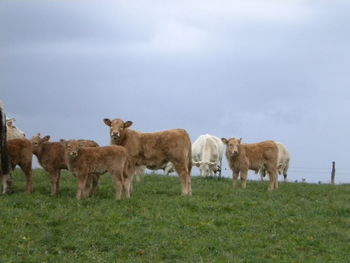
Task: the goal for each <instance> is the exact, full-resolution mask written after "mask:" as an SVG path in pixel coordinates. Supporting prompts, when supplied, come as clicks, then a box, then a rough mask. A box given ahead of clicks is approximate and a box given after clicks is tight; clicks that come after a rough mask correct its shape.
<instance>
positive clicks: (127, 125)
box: [124, 121, 132, 128]
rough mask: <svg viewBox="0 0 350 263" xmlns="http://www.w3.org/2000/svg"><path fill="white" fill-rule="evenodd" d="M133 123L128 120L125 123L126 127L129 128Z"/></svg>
mask: <svg viewBox="0 0 350 263" xmlns="http://www.w3.org/2000/svg"><path fill="white" fill-rule="evenodd" d="M131 125H132V121H126V122H125V123H124V128H129V127H130V126H131Z"/></svg>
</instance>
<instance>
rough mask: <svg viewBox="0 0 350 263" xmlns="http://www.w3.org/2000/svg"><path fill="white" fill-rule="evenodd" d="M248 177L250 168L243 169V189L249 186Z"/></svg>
mask: <svg viewBox="0 0 350 263" xmlns="http://www.w3.org/2000/svg"><path fill="white" fill-rule="evenodd" d="M247 177H248V170H243V171H241V184H242V188H243V189H246V188H247Z"/></svg>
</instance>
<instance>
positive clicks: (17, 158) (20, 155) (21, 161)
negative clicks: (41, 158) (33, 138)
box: [2, 139, 33, 194]
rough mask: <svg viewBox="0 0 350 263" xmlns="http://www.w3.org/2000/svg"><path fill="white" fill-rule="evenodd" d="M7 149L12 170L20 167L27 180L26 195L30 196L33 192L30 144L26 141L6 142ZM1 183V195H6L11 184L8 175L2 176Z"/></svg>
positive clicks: (13, 140)
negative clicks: (17, 166)
mask: <svg viewBox="0 0 350 263" xmlns="http://www.w3.org/2000/svg"><path fill="white" fill-rule="evenodd" d="M7 147H8V152H9V157H10V162H11V168H12V170H14V169H15V167H16V165H19V167H21V169H22V171H23V172H24V174H25V176H26V179H27V184H26V191H27V193H28V194H31V193H32V192H33V182H32V156H33V154H32V144H31V143H30V141H29V140H27V139H11V140H8V141H7ZM2 183H3V193H6V192H7V191H8V190H9V187H10V186H11V183H12V181H11V179H10V176H9V174H4V175H3V176H2Z"/></svg>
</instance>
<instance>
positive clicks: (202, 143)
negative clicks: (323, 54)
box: [1, 118, 290, 199]
mask: <svg viewBox="0 0 350 263" xmlns="http://www.w3.org/2000/svg"><path fill="white" fill-rule="evenodd" d="M103 122H104V123H105V125H107V126H108V127H109V136H110V145H109V146H99V145H98V144H97V143H96V142H94V141H91V140H60V141H58V142H51V141H50V136H44V137H42V136H41V135H40V134H39V133H38V134H35V135H34V136H33V137H32V138H31V139H30V140H28V139H26V138H25V137H24V133H23V132H14V131H15V130H16V127H15V126H14V125H13V120H11V123H9V125H7V126H8V127H11V128H8V129H7V138H8V140H7V149H8V155H9V162H10V168H11V169H12V170H13V169H14V168H15V166H16V165H18V166H19V167H20V168H21V169H22V170H23V172H24V174H25V176H26V191H27V193H32V191H33V185H32V156H33V154H34V155H35V156H36V157H37V159H38V161H39V163H40V165H41V166H42V168H43V169H44V170H45V171H47V172H48V173H49V174H50V178H51V195H55V194H57V192H58V191H59V182H60V173H61V170H62V169H68V170H69V171H70V172H71V173H72V174H73V175H74V176H75V177H76V178H77V193H76V197H77V198H78V199H84V198H87V197H89V196H92V195H93V194H94V193H95V192H96V188H97V186H98V182H99V177H100V175H102V174H104V173H106V172H108V173H110V174H111V176H112V178H113V181H114V184H115V189H116V199H120V198H121V197H122V195H123V193H124V195H125V197H126V198H129V197H130V194H131V192H132V185H133V178H134V177H137V176H138V175H139V174H141V173H143V171H144V169H145V168H148V169H152V170H157V169H163V170H164V171H165V174H169V173H170V172H172V171H176V173H177V174H178V175H179V178H180V182H181V194H182V195H184V196H188V195H191V194H192V186H191V170H192V166H196V167H198V168H199V171H200V175H201V176H209V175H221V169H222V158H223V155H224V152H225V153H226V158H227V161H228V164H229V167H230V169H231V170H232V180H233V183H232V187H236V186H237V178H238V177H240V178H241V182H242V183H241V185H242V188H245V187H246V182H247V174H248V170H253V171H255V172H256V173H260V176H261V178H263V176H265V175H266V174H267V175H268V176H269V180H270V182H269V187H268V189H269V190H274V189H277V188H278V180H277V176H278V174H283V175H284V178H285V180H286V177H287V171H288V166H289V160H290V156H289V153H288V150H287V149H286V147H285V146H284V145H283V144H281V143H277V142H274V141H264V142H259V143H254V144H245V143H242V140H241V139H237V138H227V139H226V138H222V139H220V138H218V137H216V136H212V135H208V134H206V135H201V136H199V138H198V139H197V140H195V142H194V143H193V144H192V143H191V139H190V136H189V134H188V133H187V132H186V131H185V130H184V129H172V130H165V131H158V132H150V133H143V132H139V131H136V130H133V129H131V128H130V127H131V126H132V124H133V123H132V122H131V121H123V120H121V119H113V120H110V119H107V118H106V119H104V120H103ZM10 124H11V125H10ZM14 134H15V135H14ZM225 148H226V150H225ZM1 152H3V151H1ZM1 182H2V193H6V192H9V191H11V188H12V187H11V183H12V178H11V176H10V173H4V172H1Z"/></svg>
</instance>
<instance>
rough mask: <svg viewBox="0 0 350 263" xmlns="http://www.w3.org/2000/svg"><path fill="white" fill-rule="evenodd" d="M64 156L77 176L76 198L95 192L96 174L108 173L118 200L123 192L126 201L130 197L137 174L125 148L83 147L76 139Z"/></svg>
mask: <svg viewBox="0 0 350 263" xmlns="http://www.w3.org/2000/svg"><path fill="white" fill-rule="evenodd" d="M64 147H65V156H66V160H67V161H68V163H69V167H70V169H71V171H72V172H73V173H74V174H75V175H76V176H77V179H78V180H77V199H83V198H86V197H88V196H89V195H90V193H91V192H92V191H93V190H91V189H90V186H91V182H90V183H89V181H91V180H92V178H93V175H102V174H104V173H106V172H109V173H110V174H111V175H112V178H113V180H114V183H115V188H116V195H115V197H116V199H117V200H119V199H120V198H121V195H122V190H123V189H124V191H125V196H126V198H129V197H130V192H131V187H132V185H131V184H132V178H133V175H134V172H135V171H134V169H133V165H132V164H131V162H130V160H129V156H128V152H127V150H126V149H125V148H124V147H121V146H116V145H111V146H104V147H82V145H81V144H80V143H79V142H78V141H75V140H71V141H67V142H66V143H65V146H64Z"/></svg>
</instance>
